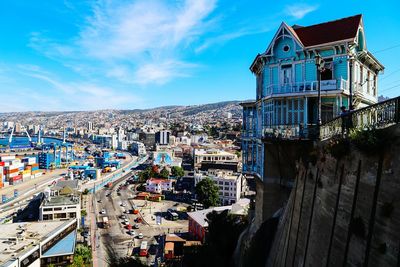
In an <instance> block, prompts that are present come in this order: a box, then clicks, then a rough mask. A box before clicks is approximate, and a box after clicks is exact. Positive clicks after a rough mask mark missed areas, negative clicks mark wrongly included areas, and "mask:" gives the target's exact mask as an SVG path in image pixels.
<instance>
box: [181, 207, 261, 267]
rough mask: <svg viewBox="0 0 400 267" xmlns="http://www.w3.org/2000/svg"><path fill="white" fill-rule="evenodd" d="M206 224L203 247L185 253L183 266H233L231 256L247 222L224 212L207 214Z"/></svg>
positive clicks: (226, 211)
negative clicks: (206, 230)
mask: <svg viewBox="0 0 400 267" xmlns="http://www.w3.org/2000/svg"><path fill="white" fill-rule="evenodd" d="M207 222H208V232H207V234H206V239H205V243H204V245H203V246H199V247H197V248H194V249H192V250H189V251H185V254H184V257H183V266H190V267H200V266H209V267H214V266H215V267H216V266H218V267H225V266H226V267H228V266H233V265H234V264H233V257H232V256H233V254H234V251H235V248H236V244H237V241H238V240H239V236H240V234H241V232H242V231H243V230H244V229H245V228H246V227H247V225H248V222H247V220H245V219H243V218H241V217H238V216H236V215H232V214H230V213H229V211H228V210H225V211H222V212H216V211H213V212H211V213H208V214H207ZM249 266H254V265H249Z"/></svg>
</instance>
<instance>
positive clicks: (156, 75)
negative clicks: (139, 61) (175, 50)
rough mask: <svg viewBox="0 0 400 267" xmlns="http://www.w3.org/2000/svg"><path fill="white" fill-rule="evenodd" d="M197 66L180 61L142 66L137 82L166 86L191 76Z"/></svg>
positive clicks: (137, 73) (137, 74)
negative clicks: (178, 79) (173, 81)
mask: <svg viewBox="0 0 400 267" xmlns="http://www.w3.org/2000/svg"><path fill="white" fill-rule="evenodd" d="M194 67H197V65H194V64H189V63H185V62H179V61H165V62H159V63H157V64H154V63H149V64H145V65H142V66H140V67H139V68H138V70H137V71H136V73H135V77H134V79H135V82H136V83H138V84H142V85H146V84H150V83H157V84H165V83H167V82H169V81H170V80H171V79H173V78H176V77H188V76H190V74H189V71H190V69H192V68H194Z"/></svg>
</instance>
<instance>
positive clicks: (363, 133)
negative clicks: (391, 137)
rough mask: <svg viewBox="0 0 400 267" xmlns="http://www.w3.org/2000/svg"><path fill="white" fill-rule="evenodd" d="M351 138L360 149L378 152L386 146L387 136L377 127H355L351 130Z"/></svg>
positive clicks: (370, 152) (367, 151) (369, 152)
mask: <svg viewBox="0 0 400 267" xmlns="http://www.w3.org/2000/svg"><path fill="white" fill-rule="evenodd" d="M350 140H351V142H352V143H353V144H354V145H355V146H356V147H357V148H358V149H359V150H360V151H362V152H364V153H367V154H376V153H377V152H380V151H381V150H382V149H383V148H384V146H385V144H386V142H387V136H385V135H384V133H383V132H382V131H381V130H378V129H376V128H367V129H354V130H352V131H351V132H350Z"/></svg>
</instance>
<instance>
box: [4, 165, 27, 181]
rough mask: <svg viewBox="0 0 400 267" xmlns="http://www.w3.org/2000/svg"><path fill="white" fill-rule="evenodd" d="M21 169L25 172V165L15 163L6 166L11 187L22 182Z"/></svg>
mask: <svg viewBox="0 0 400 267" xmlns="http://www.w3.org/2000/svg"><path fill="white" fill-rule="evenodd" d="M21 165H22V166H21ZM21 167H22V170H24V164H23V163H13V164H10V165H8V166H5V174H6V180H7V181H8V183H9V184H10V185H16V184H18V183H21V182H22V175H21V174H20V171H21Z"/></svg>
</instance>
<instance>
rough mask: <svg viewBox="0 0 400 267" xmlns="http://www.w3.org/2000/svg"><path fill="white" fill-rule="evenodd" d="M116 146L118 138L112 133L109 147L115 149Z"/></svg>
mask: <svg viewBox="0 0 400 267" xmlns="http://www.w3.org/2000/svg"><path fill="white" fill-rule="evenodd" d="M117 147H118V139H117V135H116V134H113V135H112V136H111V148H112V149H116V148H117Z"/></svg>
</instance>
